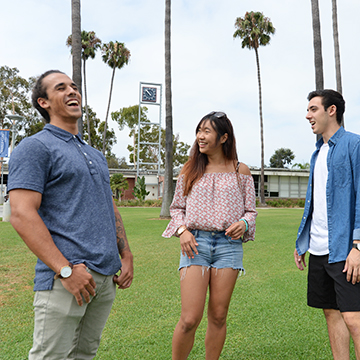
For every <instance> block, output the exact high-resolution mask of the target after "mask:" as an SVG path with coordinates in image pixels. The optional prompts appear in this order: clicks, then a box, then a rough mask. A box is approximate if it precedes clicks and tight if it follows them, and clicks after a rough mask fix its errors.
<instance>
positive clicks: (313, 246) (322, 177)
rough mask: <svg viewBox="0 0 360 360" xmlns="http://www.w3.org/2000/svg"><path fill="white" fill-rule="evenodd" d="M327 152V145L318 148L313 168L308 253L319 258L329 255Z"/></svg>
mask: <svg viewBox="0 0 360 360" xmlns="http://www.w3.org/2000/svg"><path fill="white" fill-rule="evenodd" d="M328 151H329V144H328V143H324V144H323V145H322V146H321V148H320V151H319V154H318V157H317V159H316V163H315V168H314V184H313V213H312V219H311V227H310V248H309V253H310V254H313V255H319V256H320V255H326V254H328V253H329V232H328V218H327V206H326V182H327V177H328V168H327V155H328Z"/></svg>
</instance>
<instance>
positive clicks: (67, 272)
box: [60, 266, 72, 279]
mask: <svg viewBox="0 0 360 360" xmlns="http://www.w3.org/2000/svg"><path fill="white" fill-rule="evenodd" d="M71 274H72V270H71V267H70V266H64V267H63V268H62V269H61V271H60V275H61V276H62V277H63V278H64V279H66V278H68V277H69V276H70V275H71Z"/></svg>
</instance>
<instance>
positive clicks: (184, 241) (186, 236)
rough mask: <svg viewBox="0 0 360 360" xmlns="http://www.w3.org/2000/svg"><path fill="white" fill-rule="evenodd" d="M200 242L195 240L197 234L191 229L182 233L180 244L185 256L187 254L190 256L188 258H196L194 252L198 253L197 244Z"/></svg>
mask: <svg viewBox="0 0 360 360" xmlns="http://www.w3.org/2000/svg"><path fill="white" fill-rule="evenodd" d="M198 245H199V244H198V243H197V242H196V240H195V236H194V235H193V234H192V233H191V232H190V231H189V230H185V231H184V232H183V233H182V234H181V235H180V246H181V252H182V254H183V255H184V256H185V254H186V255H187V256H188V258H189V259H190V258H194V253H195V254H196V255H197V254H198V251H197V246H198Z"/></svg>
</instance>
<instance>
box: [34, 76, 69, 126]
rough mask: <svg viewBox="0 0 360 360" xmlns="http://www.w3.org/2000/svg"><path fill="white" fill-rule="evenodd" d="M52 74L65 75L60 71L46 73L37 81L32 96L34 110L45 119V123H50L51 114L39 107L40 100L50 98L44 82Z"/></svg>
mask: <svg viewBox="0 0 360 360" xmlns="http://www.w3.org/2000/svg"><path fill="white" fill-rule="evenodd" d="M50 74H64V73H63V72H62V71H60V70H48V71H46V72H44V73H43V74H42V75H40V76H39V78H38V79H37V81H36V84H35V86H34V88H33V91H32V94H31V101H32V104H33V106H34V108H35V109H36V110H37V111H38V112H39V113H40V114H41V116H42V117H43V118H44V120H45V123H49V122H50V116H49V113H48V112H47V111H46V110H45V109H44V108H42V107H41V106H40V105H39V103H38V99H39V98H43V99H47V98H48V96H47V93H46V89H45V88H44V86H43V80H44V79H45V78H46V77H47V76H48V75H50Z"/></svg>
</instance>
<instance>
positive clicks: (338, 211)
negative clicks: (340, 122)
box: [296, 127, 360, 263]
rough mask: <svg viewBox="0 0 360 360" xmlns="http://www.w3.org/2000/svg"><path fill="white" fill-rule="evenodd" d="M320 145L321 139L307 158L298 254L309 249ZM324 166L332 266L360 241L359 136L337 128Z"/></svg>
mask: <svg viewBox="0 0 360 360" xmlns="http://www.w3.org/2000/svg"><path fill="white" fill-rule="evenodd" d="M323 143H324V141H323V139H322V138H321V139H320V140H319V141H318V142H317V143H316V150H315V152H314V153H313V155H312V157H311V162H310V176H309V182H308V187H307V192H306V200H305V208H304V214H303V217H302V220H301V224H300V227H299V230H298V234H297V240H296V250H297V252H298V254H299V255H302V254H305V253H306V251H307V250H308V249H309V244H310V226H311V218H312V211H313V200H312V197H313V189H312V188H313V176H314V166H315V162H316V159H317V156H318V154H319V150H320V147H321V146H322V145H323ZM327 167H328V178H327V182H326V203H327V204H326V205H327V214H328V232H329V233H328V235H329V263H335V262H340V261H345V260H346V258H347V256H348V254H349V252H350V250H351V247H352V242H353V240H360V195H359V194H360V136H359V135H357V134H353V133H350V132H347V131H345V129H344V128H343V127H341V128H340V129H339V130H338V131H337V132H336V133H335V134H334V135H333V136H332V137H331V138H330V140H329V152H328V156H327ZM358 195H359V196H358Z"/></svg>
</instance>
